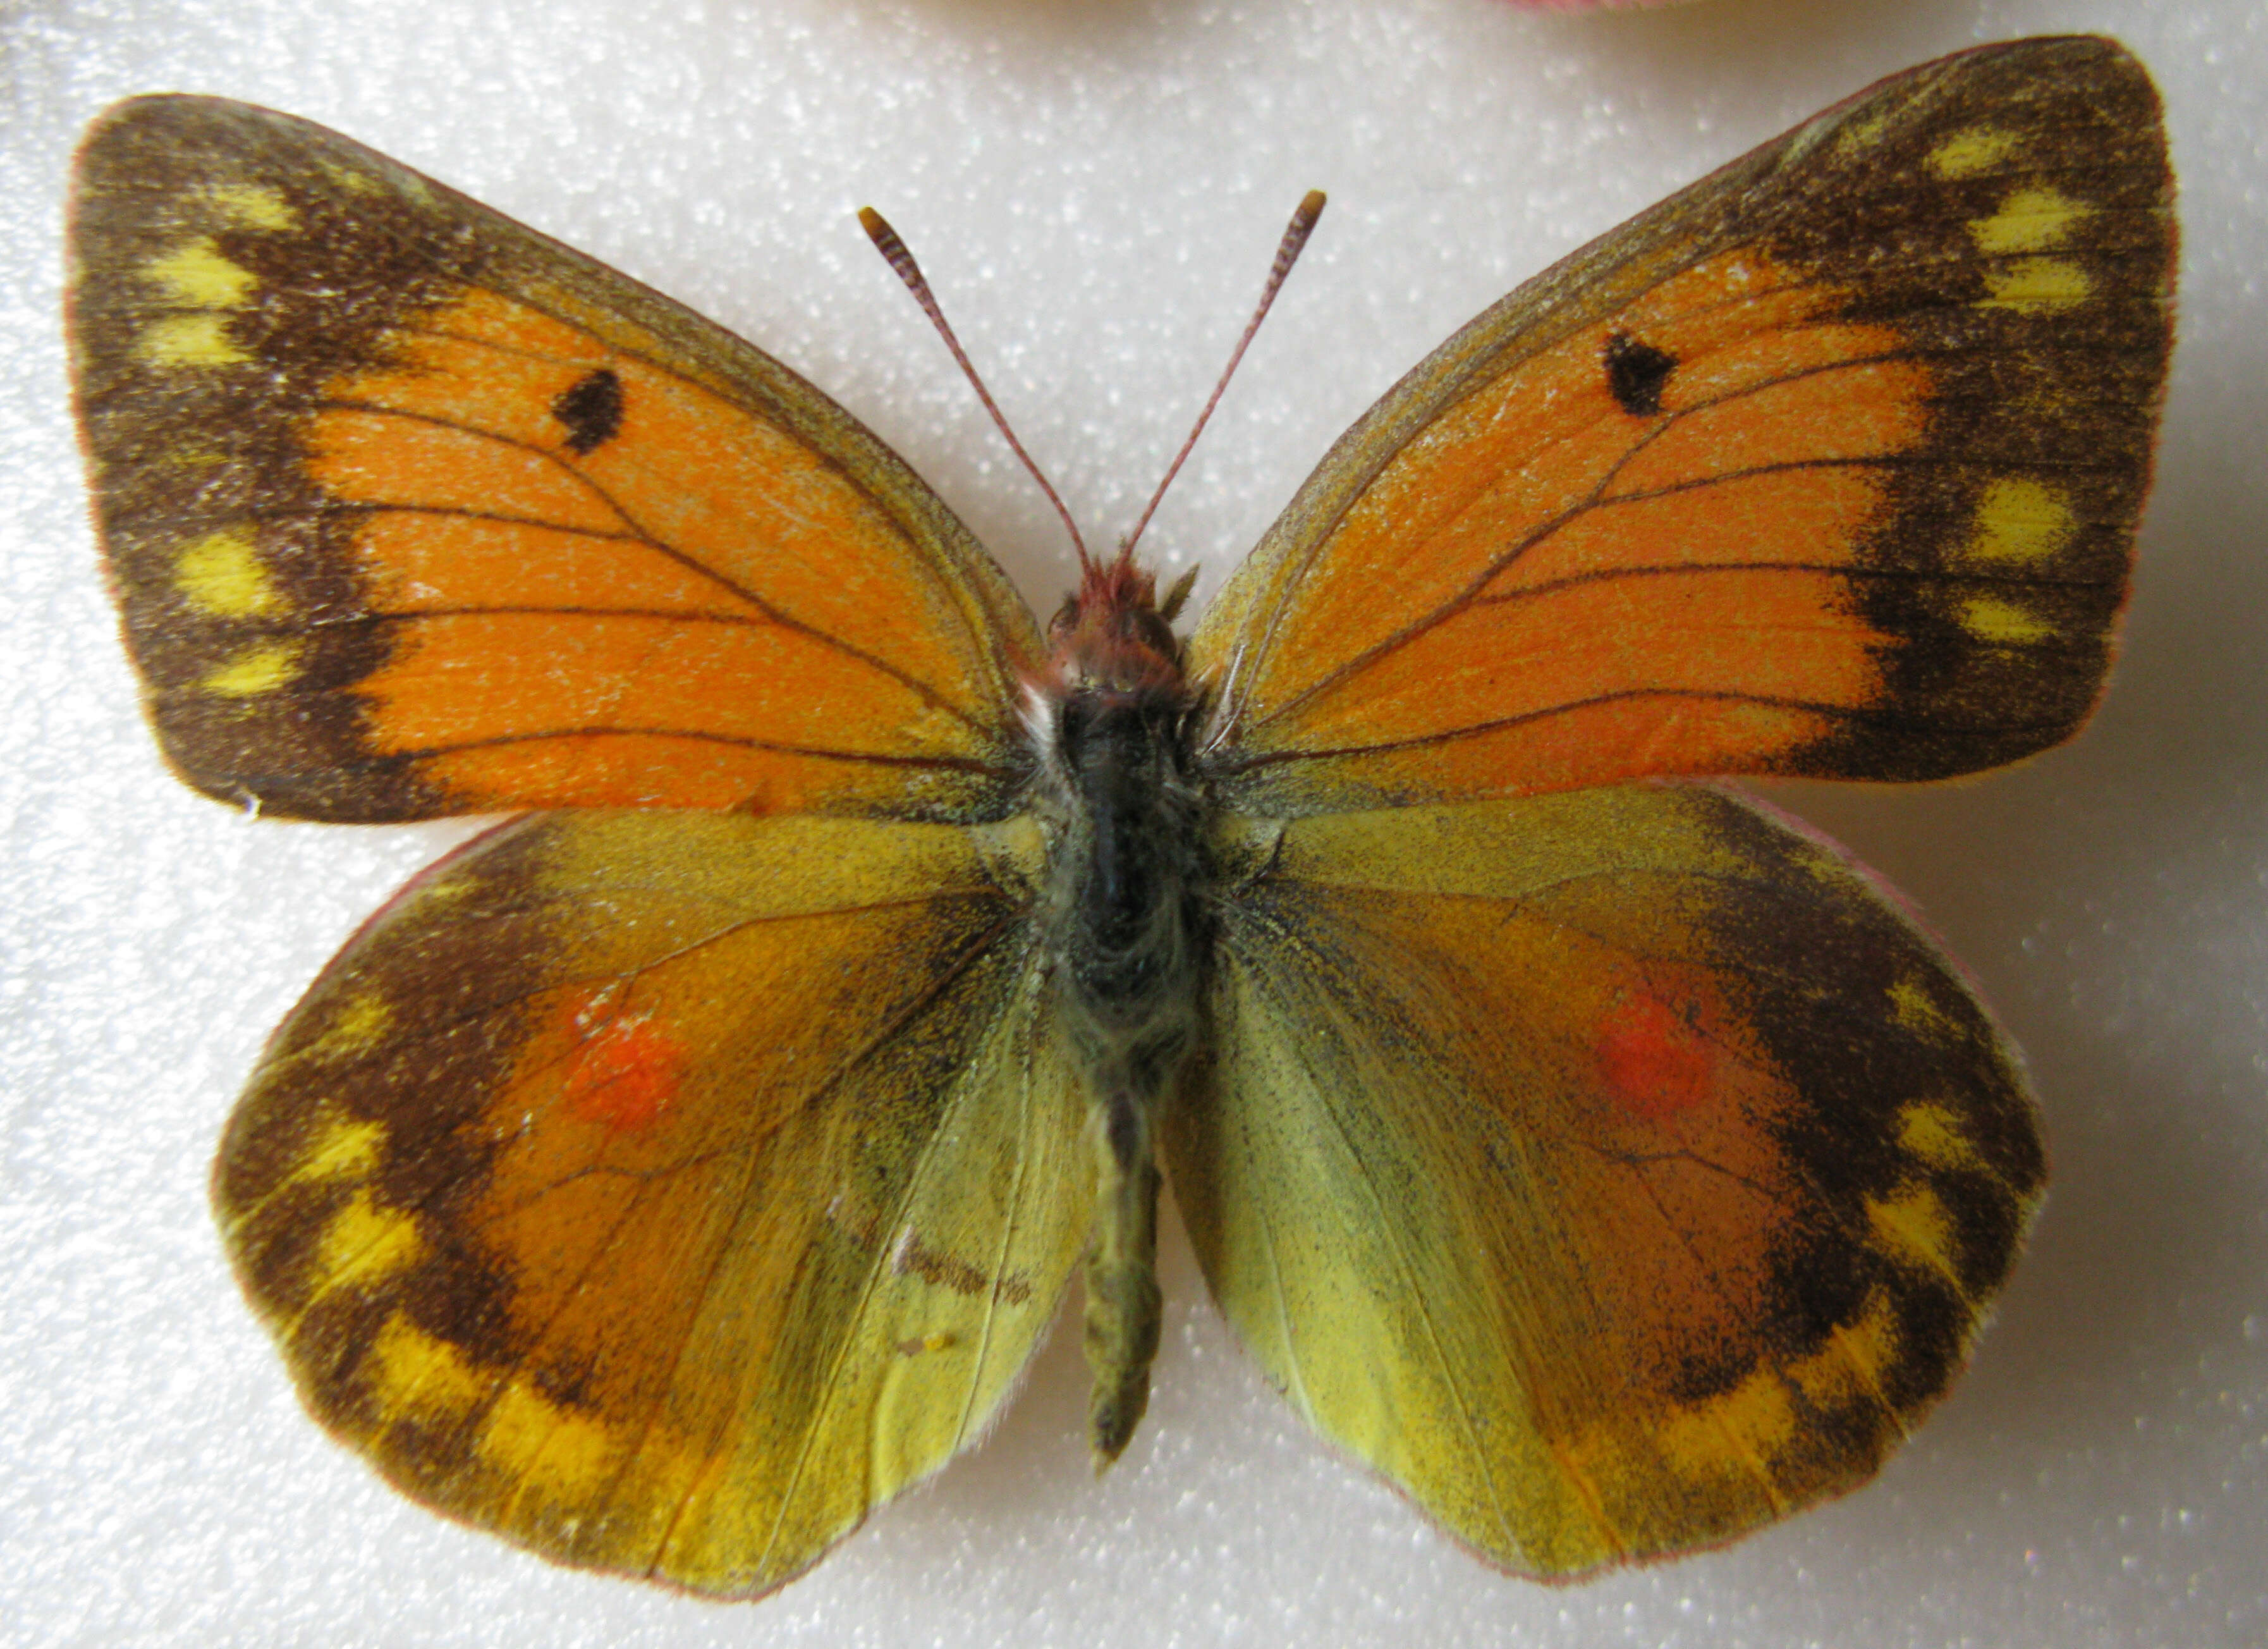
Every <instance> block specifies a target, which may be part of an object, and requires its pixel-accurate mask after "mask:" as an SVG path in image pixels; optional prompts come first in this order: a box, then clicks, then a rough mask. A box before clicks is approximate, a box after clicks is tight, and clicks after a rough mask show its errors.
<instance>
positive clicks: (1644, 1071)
mask: <svg viewBox="0 0 2268 1649" xmlns="http://www.w3.org/2000/svg"><path fill="white" fill-rule="evenodd" d="M1597 1055H1598V1063H1599V1076H1600V1078H1601V1080H1602V1081H1603V1082H1604V1083H1606V1087H1607V1093H1608V1095H1609V1097H1610V1098H1612V1099H1613V1100H1614V1101H1615V1103H1616V1104H1617V1105H1621V1106H1622V1107H1623V1108H1624V1110H1626V1111H1629V1112H1631V1113H1632V1114H1634V1115H1637V1116H1640V1117H1644V1118H1645V1119H1646V1120H1648V1121H1650V1122H1658V1121H1661V1120H1664V1119H1666V1118H1668V1117H1673V1116H1675V1115H1676V1114H1677V1113H1679V1112H1681V1111H1685V1110H1690V1108H1691V1107H1693V1106H1694V1105H1698V1104H1700V1103H1701V1101H1703V1100H1704V1099H1706V1098H1708V1097H1709V1094H1710V1091H1711V1090H1712V1088H1713V1087H1714V1086H1715V1076H1716V1065H1717V1058H1716V1054H1715V1052H1714V1051H1713V1050H1712V1048H1711V1047H1710V1046H1709V1045H1708V1044H1707V1043H1706V1042H1705V1041H1704V1040H1702V1039H1701V1037H1700V1035H1699V1033H1698V1032H1697V1031H1696V1030H1695V1028H1694V1027H1693V1026H1692V1025H1690V1024H1688V1023H1687V1022H1686V1021H1685V1020H1684V1019H1683V1017H1680V1016H1679V1015H1678V1014H1677V1013H1676V1011H1675V1009H1672V1008H1671V1007H1670V1006H1669V1004H1668V1003H1667V1002H1663V1001H1662V1000H1661V998H1660V997H1658V996H1650V995H1643V994H1639V993H1633V994H1631V995H1627V996H1624V998H1623V999H1622V1000H1621V1001H1620V1002H1616V1004H1615V1005H1614V1007H1612V1008H1611V1009H1609V1010H1608V1012H1607V1015H1606V1017H1605V1018H1604V1019H1603V1020H1602V1022H1601V1024H1600V1027H1599V1039H1598V1044H1597Z"/></svg>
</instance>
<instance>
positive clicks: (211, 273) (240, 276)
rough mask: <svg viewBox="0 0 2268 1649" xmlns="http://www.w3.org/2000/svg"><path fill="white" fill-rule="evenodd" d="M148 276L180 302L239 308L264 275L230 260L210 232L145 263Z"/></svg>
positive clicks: (144, 267)
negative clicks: (224, 255)
mask: <svg viewBox="0 0 2268 1649" xmlns="http://www.w3.org/2000/svg"><path fill="white" fill-rule="evenodd" d="M142 273H143V276H144V278H146V279H147V280H149V281H150V282H151V284H152V285H155V286H157V287H158V289H159V290H161V291H162V292H164V293H165V294H166V297H167V298H169V299H172V300H173V302H175V303H177V304H182V305H185V306H187V307H189V308H192V309H235V308H238V307H241V306H242V305H243V302H244V300H245V299H246V298H247V297H248V296H250V295H251V292H252V290H253V288H254V287H255V286H257V285H259V284H260V277H258V276H256V275H254V273H253V272H252V271H251V270H248V269H244V268H241V267H240V266H239V265H237V264H234V263H230V262H229V261H228V260H227V259H226V258H225V257H223V256H222V255H220V251H219V249H218V248H216V247H215V246H214V245H213V243H212V237H211V236H210V235H207V236H205V237H203V239H201V240H192V241H190V242H189V243H188V245H187V246H185V247H182V248H179V249H178V250H176V251H173V252H168V253H167V254H166V255H165V256H163V257H159V258H153V259H151V261H150V262H149V263H146V264H144V266H143V270H142Z"/></svg>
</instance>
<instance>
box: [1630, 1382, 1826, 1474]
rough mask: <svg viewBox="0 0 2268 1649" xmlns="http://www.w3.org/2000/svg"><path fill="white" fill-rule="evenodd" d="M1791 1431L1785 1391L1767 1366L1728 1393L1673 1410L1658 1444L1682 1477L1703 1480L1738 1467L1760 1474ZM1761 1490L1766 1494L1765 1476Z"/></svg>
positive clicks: (1792, 1418) (1789, 1395) (1792, 1416)
mask: <svg viewBox="0 0 2268 1649" xmlns="http://www.w3.org/2000/svg"><path fill="white" fill-rule="evenodd" d="M1795 1431H1796V1416H1795V1403H1794V1400H1793V1395H1792V1393H1791V1389H1790V1387H1789V1385H1788V1383H1787V1381H1786V1379H1784V1378H1783V1377H1782V1375H1781V1373H1780V1371H1779V1370H1778V1368H1776V1367H1771V1366H1766V1367H1763V1368H1758V1369H1756V1370H1754V1371H1752V1372H1750V1373H1749V1377H1748V1378H1747V1379H1744V1380H1742V1382H1741V1383H1740V1384H1739V1385H1737V1386H1734V1387H1733V1388H1732V1390H1730V1391H1727V1392H1720V1393H1719V1394H1717V1395H1716V1396H1714V1397H1709V1398H1705V1399H1704V1400H1703V1401H1700V1402H1697V1403H1693V1404H1691V1405H1690V1406H1688V1407H1685V1408H1681V1409H1674V1410H1672V1411H1671V1413H1670V1414H1669V1416H1668V1418H1666V1419H1665V1420H1664V1421H1663V1422H1662V1423H1661V1428H1660V1431H1659V1432H1658V1433H1657V1438H1656V1440H1657V1441H1658V1442H1659V1443H1660V1444H1661V1451H1662V1453H1663V1454H1664V1455H1665V1456H1667V1457H1668V1460H1669V1461H1670V1463H1671V1465H1672V1466H1673V1467H1674V1468H1675V1469H1676V1471H1677V1473H1678V1475H1680V1476H1683V1477H1687V1478H1695V1479H1703V1478H1709V1477H1714V1476H1718V1475H1722V1474H1723V1473H1724V1472H1725V1471H1726V1470H1727V1469H1728V1468H1734V1466H1735V1465H1736V1463H1738V1462H1742V1461H1745V1462H1746V1463H1747V1464H1748V1465H1749V1466H1750V1467H1753V1468H1755V1469H1756V1471H1757V1472H1759V1473H1763V1472H1764V1471H1765V1469H1766V1468H1767V1467H1768V1466H1769V1465H1770V1463H1771V1460H1772V1458H1773V1457H1774V1456H1775V1455H1777V1454H1778V1453H1780V1452H1781V1451H1782V1450H1783V1449H1784V1448H1786V1446H1787V1444H1788V1442H1789V1441H1790V1439H1792V1438H1793V1437H1794V1436H1795ZM1765 1486H1766V1490H1767V1492H1770V1491H1771V1484H1770V1479H1769V1476H1767V1477H1766V1478H1765Z"/></svg>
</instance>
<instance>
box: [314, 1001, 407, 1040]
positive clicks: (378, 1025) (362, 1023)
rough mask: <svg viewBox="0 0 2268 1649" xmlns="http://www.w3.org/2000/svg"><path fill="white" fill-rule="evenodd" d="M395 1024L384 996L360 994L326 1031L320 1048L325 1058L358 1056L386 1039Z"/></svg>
mask: <svg viewBox="0 0 2268 1649" xmlns="http://www.w3.org/2000/svg"><path fill="white" fill-rule="evenodd" d="M393 1022H394V1009H393V1008H392V1007H391V1006H390V1005H389V1004H388V1003H387V1000H386V996H385V994H384V993H383V992H380V991H374V990H365V991H359V992H357V993H356V994H355V995H353V996H350V997H349V998H348V999H347V1004H346V1006H345V1007H343V1008H342V1009H339V1011H338V1013H337V1015H336V1016H335V1017H333V1019H332V1020H331V1022H330V1024H327V1025H325V1026H324V1027H323V1034H322V1035H321V1037H320V1038H319V1039H318V1046H320V1048H321V1050H322V1051H323V1053H325V1054H354V1053H359V1052H360V1051H361V1050H363V1049H365V1048H366V1047H368V1046H371V1045H372V1043H373V1042H376V1041H377V1040H378V1039H379V1037H381V1036H383V1035H384V1034H385V1033H386V1028H387V1025H389V1024H392V1023H393Z"/></svg>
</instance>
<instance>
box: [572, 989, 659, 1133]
mask: <svg viewBox="0 0 2268 1649" xmlns="http://www.w3.org/2000/svg"><path fill="white" fill-rule="evenodd" d="M567 1035H568V1039H569V1040H570V1042H571V1045H572V1046H571V1051H570V1052H569V1054H568V1055H567V1067H566V1073H565V1075H564V1076H563V1078H562V1082H561V1091H560V1098H562V1099H563V1101H564V1102H565V1104H566V1105H567V1108H568V1109H569V1111H570V1112H571V1113H573V1114H574V1115H575V1116H577V1117H578V1118H580V1119H581V1120H584V1121H585V1122H599V1123H603V1124H605V1125H606V1126H607V1127H608V1128H613V1129H614V1130H615V1132H617V1133H623V1134H634V1133H637V1132H640V1131H641V1130H643V1129H645V1128H651V1127H652V1125H653V1123H654V1121H655V1120H656V1119H657V1118H659V1116H660V1115H661V1113H663V1112H664V1111H665V1110H666V1109H668V1107H669V1105H670V1104H671V1102H672V1101H673V1100H674V1099H675V1098H677V1091H678V1085H679V1083H680V1082H681V1079H682V1078H683V1076H684V1071H685V1056H686V1046H685V1044H684V1042H683V1040H681V1039H680V1038H679V1037H678V1036H677V1035H676V1034H675V1033H674V1032H672V1031H671V1030H670V1028H669V1027H668V1026H667V1025H666V1024H662V1023H661V1022H659V1020H657V1019H655V1018H654V1017H653V1016H652V1015H651V1014H644V1013H637V1014H634V1013H628V1012H625V1011H624V1010H623V1009H622V1004H621V1003H620V1002H618V1001H617V1000H615V998H614V995H613V993H611V992H608V991H598V992H593V993H592V994H591V995H586V996H584V997H581V998H579V999H578V1000H577V1001H576V1002H574V1003H572V1004H571V1008H570V1011H569V1019H568V1026H567Z"/></svg>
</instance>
